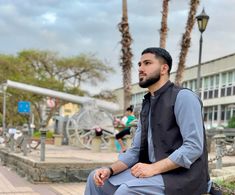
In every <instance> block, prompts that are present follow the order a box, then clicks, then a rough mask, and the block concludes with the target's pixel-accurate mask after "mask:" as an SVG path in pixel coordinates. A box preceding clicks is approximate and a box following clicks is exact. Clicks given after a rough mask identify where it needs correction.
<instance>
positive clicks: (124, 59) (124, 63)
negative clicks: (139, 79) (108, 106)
mask: <svg viewBox="0 0 235 195" xmlns="http://www.w3.org/2000/svg"><path fill="white" fill-rule="evenodd" d="M118 27H119V31H120V32H121V34H122V40H121V44H122V49H121V62H120V65H121V67H122V74H123V88H124V110H125V108H127V107H128V106H129V105H130V101H131V68H132V61H131V60H132V56H133V55H132V52H131V47H130V46H131V43H132V38H131V35H130V32H129V24H128V16H127V0H122V21H121V22H120V23H119V24H118Z"/></svg>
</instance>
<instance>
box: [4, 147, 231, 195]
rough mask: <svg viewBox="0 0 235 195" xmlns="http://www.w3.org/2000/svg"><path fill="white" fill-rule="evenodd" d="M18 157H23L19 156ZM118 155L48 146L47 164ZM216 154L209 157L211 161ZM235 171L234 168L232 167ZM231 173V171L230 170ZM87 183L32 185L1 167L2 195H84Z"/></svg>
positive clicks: (36, 157)
mask: <svg viewBox="0 0 235 195" xmlns="http://www.w3.org/2000/svg"><path fill="white" fill-rule="evenodd" d="M17 155H22V154H21V153H20V154H17ZM117 156H118V153H110V152H107V151H102V152H92V151H90V150H80V149H78V148H76V147H71V146H53V145H47V146H46V158H45V159H46V161H45V162H66V161H67V162H68V161H70V162H71V161H73V162H76V161H87V160H89V161H92V162H98V161H106V162H110V163H112V162H114V161H116V160H117ZM213 157H214V154H210V155H209V159H210V158H213ZM24 158H30V159H31V160H33V161H38V160H39V159H40V152H39V150H34V151H33V152H31V153H30V154H29V155H28V156H27V157H24ZM223 162H224V163H225V164H231V165H233V166H234V165H235V156H226V157H224V158H223ZM231 168H232V169H234V167H231ZM228 172H229V170H228ZM84 188H85V183H47V184H32V183H29V182H28V181H26V179H25V178H22V177H20V176H18V175H17V174H16V173H15V172H14V171H11V170H10V169H9V168H8V167H4V166H1V165H0V195H3V194H4V195H13V194H14V195H83V194H84Z"/></svg>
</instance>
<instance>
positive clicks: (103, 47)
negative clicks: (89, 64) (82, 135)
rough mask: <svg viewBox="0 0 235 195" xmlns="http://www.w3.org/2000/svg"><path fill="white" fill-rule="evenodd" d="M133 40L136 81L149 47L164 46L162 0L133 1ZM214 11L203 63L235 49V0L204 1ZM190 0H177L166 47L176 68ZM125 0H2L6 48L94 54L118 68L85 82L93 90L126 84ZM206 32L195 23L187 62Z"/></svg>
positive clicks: (0, 45) (1, 48) (194, 58)
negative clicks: (123, 44) (96, 81)
mask: <svg viewBox="0 0 235 195" xmlns="http://www.w3.org/2000/svg"><path fill="white" fill-rule="evenodd" d="M127 1H128V19H129V26H130V33H131V36H132V39H133V43H132V45H131V48H132V52H133V55H134V56H133V68H132V83H136V82H138V66H137V63H138V60H139V58H140V54H141V52H142V50H143V49H145V48H147V47H152V46H156V47H157V46H159V29H160V27H161V26H160V24H161V11H162V0H127ZM203 7H204V8H205V11H206V13H207V14H208V15H209V16H210V19H209V22H208V26H207V29H206V31H205V32H204V33H203V49H202V62H205V61H209V60H212V59H216V58H219V57H223V56H226V55H229V54H232V53H235V34H234V32H235V25H234V20H235V11H234V8H235V0H223V1H221V0H201V3H200V6H199V8H198V12H197V15H198V14H200V13H201V11H202V8H203ZM188 10H189V0H171V1H170V3H169V15H168V28H169V31H168V37H167V46H166V49H167V50H168V51H169V52H170V53H171V55H172V58H173V71H175V70H176V67H177V64H178V57H179V53H180V41H181V37H182V34H183V33H184V29H185V24H186V21H187V15H188ZM121 16H122V0H0V53H1V54H13V55H16V54H17V53H18V52H19V51H21V50H24V49H41V50H51V51H55V52H58V53H59V55H60V56H75V55H79V54H81V53H92V54H95V55H96V57H97V58H99V59H100V60H102V61H104V62H106V63H108V64H109V65H110V66H112V67H113V68H114V69H115V70H116V73H114V74H111V75H109V76H108V77H107V81H106V82H104V83H100V84H99V85H98V86H91V85H86V84H83V85H82V88H83V89H84V90H88V91H89V92H90V93H91V94H95V93H99V92H100V91H101V90H107V89H109V90H112V89H116V88H120V87H122V74H121V67H120V65H119V63H120V49H121V45H120V40H121V34H120V32H119V31H118V27H117V25H118V23H119V22H120V21H121ZM199 37H200V32H199V30H198V27H197V24H196V23H195V25H194V29H193V31H192V40H191V47H190V49H189V53H188V56H187V59H186V66H192V65H196V64H197V63H198V55H199Z"/></svg>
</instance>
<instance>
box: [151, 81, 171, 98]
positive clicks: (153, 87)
mask: <svg viewBox="0 0 235 195" xmlns="http://www.w3.org/2000/svg"><path fill="white" fill-rule="evenodd" d="M167 81H169V79H168V78H167V79H160V80H159V81H158V82H156V83H154V84H153V85H151V86H149V87H148V89H149V92H150V93H151V96H154V92H155V91H157V90H159V89H160V88H161V87H162V86H163V85H165V84H166V82H167Z"/></svg>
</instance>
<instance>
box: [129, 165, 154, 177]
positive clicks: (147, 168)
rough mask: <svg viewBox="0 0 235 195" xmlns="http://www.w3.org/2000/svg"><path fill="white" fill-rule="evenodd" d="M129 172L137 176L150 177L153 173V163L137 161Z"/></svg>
mask: <svg viewBox="0 0 235 195" xmlns="http://www.w3.org/2000/svg"><path fill="white" fill-rule="evenodd" d="M131 174H132V175H133V176H135V177H138V178H144V177H151V176H153V175H155V174H154V167H153V164H145V163H137V164H135V165H134V166H133V167H132V168H131Z"/></svg>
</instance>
